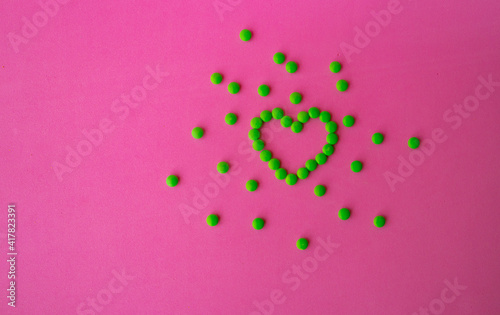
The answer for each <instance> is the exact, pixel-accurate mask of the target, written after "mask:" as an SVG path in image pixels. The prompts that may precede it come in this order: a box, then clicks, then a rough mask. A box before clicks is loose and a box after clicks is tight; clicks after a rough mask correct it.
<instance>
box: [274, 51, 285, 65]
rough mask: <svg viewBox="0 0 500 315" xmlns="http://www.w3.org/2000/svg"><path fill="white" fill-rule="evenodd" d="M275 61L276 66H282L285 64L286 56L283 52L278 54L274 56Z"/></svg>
mask: <svg viewBox="0 0 500 315" xmlns="http://www.w3.org/2000/svg"><path fill="white" fill-rule="evenodd" d="M273 60H274V62H275V63H276V64H278V65H280V64H282V63H283V62H285V54H283V53H282V52H277V53H275V54H274V56H273Z"/></svg>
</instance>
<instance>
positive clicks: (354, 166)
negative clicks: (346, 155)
mask: <svg viewBox="0 0 500 315" xmlns="http://www.w3.org/2000/svg"><path fill="white" fill-rule="evenodd" d="M362 169H363V163H361V162H360V161H353V162H352V163H351V170H352V171H353V172H354V173H359V172H360V171H361V170H362Z"/></svg>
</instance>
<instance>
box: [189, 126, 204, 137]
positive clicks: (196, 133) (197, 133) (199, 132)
mask: <svg viewBox="0 0 500 315" xmlns="http://www.w3.org/2000/svg"><path fill="white" fill-rule="evenodd" d="M204 133H205V132H204V131H203V129H202V128H201V127H194V128H193V130H191V135H192V136H193V138H195V139H200V138H201V137H203V134H204Z"/></svg>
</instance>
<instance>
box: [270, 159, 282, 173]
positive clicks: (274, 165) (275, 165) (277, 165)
mask: <svg viewBox="0 0 500 315" xmlns="http://www.w3.org/2000/svg"><path fill="white" fill-rule="evenodd" d="M267 165H268V166H269V168H270V169H272V170H273V171H275V170H277V169H278V168H280V166H281V161H280V160H278V159H276V158H273V159H271V160H269V162H268V163H267Z"/></svg>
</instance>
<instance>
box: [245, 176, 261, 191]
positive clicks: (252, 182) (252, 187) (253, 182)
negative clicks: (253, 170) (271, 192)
mask: <svg viewBox="0 0 500 315" xmlns="http://www.w3.org/2000/svg"><path fill="white" fill-rule="evenodd" d="M246 186H247V190H248V191H256V190H257V188H258V187H259V184H258V183H257V181H256V180H254V179H250V180H249V181H247V184H246Z"/></svg>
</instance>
